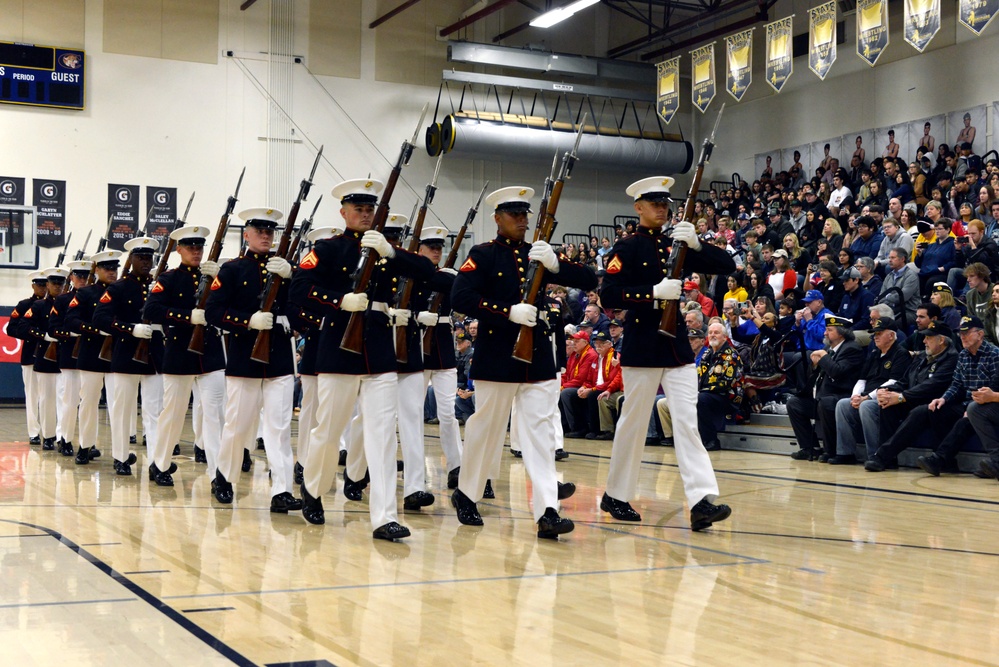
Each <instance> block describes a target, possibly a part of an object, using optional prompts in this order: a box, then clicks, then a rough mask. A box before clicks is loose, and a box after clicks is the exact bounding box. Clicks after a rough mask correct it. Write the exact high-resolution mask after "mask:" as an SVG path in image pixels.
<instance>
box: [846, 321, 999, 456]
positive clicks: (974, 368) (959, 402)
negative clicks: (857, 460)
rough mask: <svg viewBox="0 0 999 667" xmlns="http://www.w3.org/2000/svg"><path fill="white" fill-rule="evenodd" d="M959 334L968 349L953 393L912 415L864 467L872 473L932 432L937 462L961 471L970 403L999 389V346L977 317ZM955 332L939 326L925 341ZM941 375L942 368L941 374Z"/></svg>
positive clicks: (961, 356)
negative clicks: (959, 454)
mask: <svg viewBox="0 0 999 667" xmlns="http://www.w3.org/2000/svg"><path fill="white" fill-rule="evenodd" d="M959 332H960V336H961V343H962V344H963V345H964V349H963V350H961V351H960V352H959V353H958V355H957V367H956V368H955V369H954V372H953V375H951V376H950V378H951V379H950V385H949V386H948V387H947V390H946V391H944V393H943V395H942V396H940V397H938V398H934V399H933V400H931V401H930V402H929V403H928V404H926V405H921V406H919V407H916V408H914V409H913V410H912V411H911V412H910V413H909V415H908V416H907V417H906V418H905V421H903V422H902V423H901V424H900V425H899V426H898V428H897V430H896V431H895V432H894V433H893V434H892V435H891V436H890V437H889V438H887V439H886V440H884V441H883V442H882V444H881V447H879V448H878V450H877V451H876V452H875V453H874V456H873V457H872V458H870V459H869V460H868V461H867V463H866V464H864V469H865V470H867V471H868V472H882V471H884V470H885V469H886V468H887V467H888V465H889V464H890V463H892V462H893V461H895V460H896V459H897V457H898V455H899V453H900V452H902V451H904V450H905V449H907V448H908V447H909V446H911V445H913V444H915V443H916V442H917V441H918V440H919V436H920V435H922V434H923V433H924V432H926V431H929V432H931V433H932V434H933V435H934V436H935V438H934V441H935V442H936V443H938V444H937V446H936V451H935V454H936V458H935V461H938V462H939V464H940V467H941V468H946V469H953V468H956V463H955V461H954V458H955V457H956V456H957V452H958V450H959V449H960V447H961V445H963V444H964V441H965V440H967V438H968V437H969V436H970V435H971V433H970V429H968V422H967V421H966V420H965V421H962V418H963V417H964V414H965V411H967V410H968V404H969V403H971V402H972V401H973V400H974V396H975V394H976V393H977V392H980V391H981V390H982V389H983V388H989V389H990V390H993V391H994V390H996V389H999V348H997V347H996V346H995V345H993V344H992V343H989V342H988V341H986V340H985V331H984V327H983V325H982V321H981V320H980V319H978V318H977V317H965V318H964V319H962V320H961V327H960V329H959ZM949 334H950V328H949V327H947V325H946V324H942V323H940V322H934V323H933V324H931V325H930V328H929V329H927V331H926V333H925V334H924V339H926V340H928V339H930V338H935V337H936V338H938V337H941V336H942V337H949ZM927 351H929V343H927ZM939 371H940V369H939V368H938V369H937V372H939ZM980 395H981V394H979V396H980ZM900 396H901V400H903V401H904V400H906V397H905V395H904V393H903V394H900ZM896 400H898V399H896ZM953 429H957V433H953V434H952V430H953Z"/></svg>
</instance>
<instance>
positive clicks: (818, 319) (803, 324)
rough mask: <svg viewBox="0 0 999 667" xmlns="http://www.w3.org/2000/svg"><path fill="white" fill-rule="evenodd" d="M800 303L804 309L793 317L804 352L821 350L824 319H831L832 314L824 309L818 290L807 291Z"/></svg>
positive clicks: (824, 325)
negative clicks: (799, 333)
mask: <svg viewBox="0 0 999 667" xmlns="http://www.w3.org/2000/svg"><path fill="white" fill-rule="evenodd" d="M802 301H803V302H804V304H805V307H804V308H802V309H801V310H799V311H797V312H796V313H795V315H794V317H795V328H796V329H798V330H800V331H801V332H802V335H803V337H804V342H805V349H806V350H821V349H822V346H823V344H824V343H823V340H822V339H823V336H824V334H825V330H826V317H827V316H829V317H831V316H832V315H833V312H832V311H831V310H829V309H828V308H826V307H825V303H824V301H823V299H822V292H820V291H819V290H814V289H813V290H808V292H807V293H806V294H805V298H804V299H802Z"/></svg>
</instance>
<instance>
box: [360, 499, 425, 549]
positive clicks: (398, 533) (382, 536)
mask: <svg viewBox="0 0 999 667" xmlns="http://www.w3.org/2000/svg"><path fill="white" fill-rule="evenodd" d="M417 493H422V492H417ZM410 534H411V533H410V532H409V528H406V527H405V526H402V525H399V524H398V523H396V522H395V521H389V522H388V523H387V524H385V525H384V526H379V527H378V528H375V530H374V531H373V532H372V533H371V535H372V537H374V538H375V539H376V540H400V539H402V538H404V537H409V536H410Z"/></svg>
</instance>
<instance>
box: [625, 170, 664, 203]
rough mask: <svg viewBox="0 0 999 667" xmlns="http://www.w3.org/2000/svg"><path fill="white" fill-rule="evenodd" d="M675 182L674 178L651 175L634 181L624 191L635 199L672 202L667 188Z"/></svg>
mask: <svg viewBox="0 0 999 667" xmlns="http://www.w3.org/2000/svg"><path fill="white" fill-rule="evenodd" d="M675 182H676V180H675V179H673V178H671V177H669V176H651V177H649V178H643V179H642V180H640V181H635V182H634V183H632V184H631V185H629V186H628V187H627V188H626V189H625V192H626V193H627V194H628V196H629V197H632V198H633V199H634V200H635V201H639V200H643V201H651V202H672V201H673V198H672V197H670V196H669V189H670V188H671V187H673V183H675Z"/></svg>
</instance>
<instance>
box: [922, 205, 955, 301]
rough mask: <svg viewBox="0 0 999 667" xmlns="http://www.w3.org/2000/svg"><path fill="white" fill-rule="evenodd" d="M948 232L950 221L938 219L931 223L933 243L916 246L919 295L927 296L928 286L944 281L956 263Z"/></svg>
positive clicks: (952, 243)
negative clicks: (933, 236)
mask: <svg viewBox="0 0 999 667" xmlns="http://www.w3.org/2000/svg"><path fill="white" fill-rule="evenodd" d="M950 231H951V222H950V220H948V219H947V218H938V219H937V220H936V221H935V222H934V223H933V232H934V234H935V236H936V238H935V239H934V241H933V243H919V244H917V245H916V256H915V258H914V262H915V264H916V266H918V267H919V290H920V294H927V293H928V292H929V286H930V285H932V284H933V283H935V282H937V281H938V280H946V278H947V272H948V271H950V269H951V268H953V267H954V265H955V263H956V252H955V249H954V239H953V238H952V237H951V235H950Z"/></svg>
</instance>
